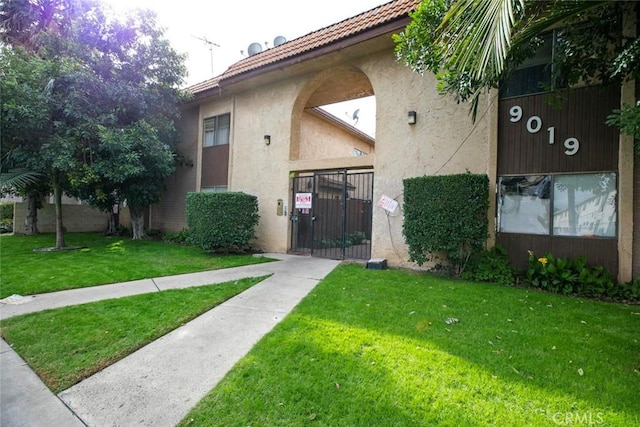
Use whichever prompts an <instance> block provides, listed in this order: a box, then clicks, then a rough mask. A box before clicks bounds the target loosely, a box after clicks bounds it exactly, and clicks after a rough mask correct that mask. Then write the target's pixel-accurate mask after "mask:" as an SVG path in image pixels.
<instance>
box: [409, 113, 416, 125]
mask: <svg viewBox="0 0 640 427" xmlns="http://www.w3.org/2000/svg"><path fill="white" fill-rule="evenodd" d="M416 119H417V117H416V112H415V111H409V114H408V115H407V123H409V124H410V125H415V124H416Z"/></svg>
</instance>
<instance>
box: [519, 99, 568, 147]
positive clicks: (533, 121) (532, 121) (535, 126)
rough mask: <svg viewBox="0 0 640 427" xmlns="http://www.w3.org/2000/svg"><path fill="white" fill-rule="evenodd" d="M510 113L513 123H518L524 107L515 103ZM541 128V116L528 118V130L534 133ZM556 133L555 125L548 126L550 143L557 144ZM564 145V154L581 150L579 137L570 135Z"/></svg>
mask: <svg viewBox="0 0 640 427" xmlns="http://www.w3.org/2000/svg"><path fill="white" fill-rule="evenodd" d="M509 115H510V116H511V117H510V118H509V121H510V122H511V123H518V122H519V121H520V120H522V107H520V106H519V105H514V106H513V107H511V108H510V109H509ZM540 130H542V119H541V118H540V117H539V116H531V117H529V118H528V119H527V132H529V133H531V134H534V133H538V132H540ZM555 133H556V128H555V127H553V126H551V127H548V128H547V134H548V136H549V144H550V145H553V144H555ZM563 145H564V148H565V151H564V154H566V155H567V156H573V155H574V154H576V153H577V152H578V150H580V141H578V138H574V137H569V138H567V139H565V140H564V143H563Z"/></svg>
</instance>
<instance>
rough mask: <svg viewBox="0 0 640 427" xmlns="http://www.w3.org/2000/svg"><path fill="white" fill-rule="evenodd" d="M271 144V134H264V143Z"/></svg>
mask: <svg viewBox="0 0 640 427" xmlns="http://www.w3.org/2000/svg"><path fill="white" fill-rule="evenodd" d="M269 144H271V135H265V136H264V145H269Z"/></svg>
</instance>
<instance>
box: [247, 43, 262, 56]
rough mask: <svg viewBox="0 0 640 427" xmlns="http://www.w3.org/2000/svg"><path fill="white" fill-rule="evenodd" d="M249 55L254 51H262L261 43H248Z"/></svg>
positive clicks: (254, 52) (253, 53)
mask: <svg viewBox="0 0 640 427" xmlns="http://www.w3.org/2000/svg"><path fill="white" fill-rule="evenodd" d="M248 51H249V56H253V55H255V54H256V53H260V52H262V45H261V44H260V43H251V44H250V45H249V50H248Z"/></svg>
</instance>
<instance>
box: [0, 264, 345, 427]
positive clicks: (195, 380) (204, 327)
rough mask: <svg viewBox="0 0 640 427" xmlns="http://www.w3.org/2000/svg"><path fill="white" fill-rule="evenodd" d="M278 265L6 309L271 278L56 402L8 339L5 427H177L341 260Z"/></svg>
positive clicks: (4, 314) (0, 374)
mask: <svg viewBox="0 0 640 427" xmlns="http://www.w3.org/2000/svg"><path fill="white" fill-rule="evenodd" d="M265 256H268V257H273V258H277V259H279V261H277V262H271V263H265V264H258V265H251V266H246V267H236V268H230V269H224V270H215V271H207V272H201V273H193V274H183V275H178V276H170V277H161V278H155V279H146V280H138V281H134V282H128V283H121V284H115V285H106V286H99V287H92V288H84V289H77V290H71V291H62V292H55V293H50V294H42V295H38V296H36V297H35V298H33V299H32V300H30V301H28V302H26V303H24V304H18V305H9V304H6V305H3V306H0V319H5V318H8V317H12V316H15V315H18V314H23V313H31V312H35V311H40V310H44V309H48V308H56V307H62V306H66V305H75V304H83V303H87V302H91V301H97V300H101V299H107V298H118V297H124V296H128V295H135V294H141V293H148V292H159V291H162V290H165V289H176V288H185V287H189V286H199V285H205V284H215V283H222V282H226V281H229V280H237V279H240V278H244V277H255V276H262V275H267V274H272V276H271V277H269V278H268V279H266V280H264V281H262V282H261V283H259V284H257V285H255V286H253V287H251V288H250V289H248V290H247V291H245V292H243V293H242V294H239V295H237V296H236V297H234V298H231V299H229V300H228V301H226V302H225V303H223V304H221V305H219V306H217V307H215V308H213V309H212V310H210V311H208V312H206V313H205V314H203V315H201V316H200V317H198V318H196V319H194V320H193V321H191V322H189V323H188V324H186V325H184V326H182V327H180V328H178V329H176V330H174V331H173V332H171V333H169V334H167V335H165V336H164V337H162V338H160V339H159V340H157V341H154V342H152V343H151V344H149V345H147V346H145V347H143V348H142V349H140V350H138V351H136V352H135V353H133V354H131V355H130V356H128V357H126V358H124V359H122V360H120V361H119V362H117V363H115V364H113V365H111V366H109V367H108V368H106V369H104V370H102V371H101V372H98V373H97V374H95V375H93V376H92V377H90V378H87V379H86V380H84V381H82V382H80V383H79V384H76V385H75V386H73V387H71V388H69V389H67V390H65V391H63V392H62V393H60V394H59V395H58V396H55V395H54V394H53V393H51V391H49V389H48V388H47V387H46V386H45V385H44V384H43V383H42V382H41V381H40V380H39V378H38V377H37V376H36V375H35V374H34V373H33V372H32V371H31V369H29V367H28V366H27V365H26V364H25V363H24V361H22V359H20V357H19V356H18V355H17V354H16V353H15V352H14V351H13V350H12V349H11V348H10V347H9V346H8V345H7V343H6V342H4V341H2V342H0V356H1V357H0V425H2V426H7V427H9V426H12V427H13V426H30V427H39V426H52V425H59V426H65V427H66V426H83V425H87V426H158V427H161V426H174V425H175V424H177V423H178V422H179V421H180V420H181V419H182V418H183V417H184V416H185V415H186V414H187V413H188V412H189V410H191V408H193V407H194V406H195V405H196V403H198V401H199V400H200V399H202V398H203V397H204V396H205V395H206V394H207V393H208V392H209V391H210V390H211V389H213V388H214V387H215V385H216V384H217V383H218V382H219V381H220V380H221V379H222V378H223V377H224V375H226V373H227V372H228V371H229V369H231V367H233V365H234V364H235V363H236V362H237V361H238V360H239V359H240V358H242V357H243V356H244V355H245V354H246V353H247V352H248V351H249V350H250V349H251V348H252V347H253V345H254V344H255V343H256V342H258V340H260V338H262V337H263V336H264V335H265V334H266V333H267V332H269V331H270V330H271V329H272V328H273V327H274V326H275V325H276V324H277V323H278V322H280V321H281V320H282V319H283V318H284V317H285V316H286V315H287V314H288V313H289V312H290V311H291V310H292V309H293V308H294V307H295V306H296V305H297V304H298V303H299V302H300V300H301V299H302V298H304V297H305V296H306V295H307V293H308V292H309V291H311V289H313V287H314V286H315V285H316V284H317V283H318V282H319V281H320V280H322V279H323V278H324V277H325V276H326V275H327V274H328V273H329V272H330V271H331V270H333V269H334V268H335V267H336V266H337V265H338V264H339V261H333V260H327V259H321V258H311V257H299V256H290V255H281V254H266V255H265Z"/></svg>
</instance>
